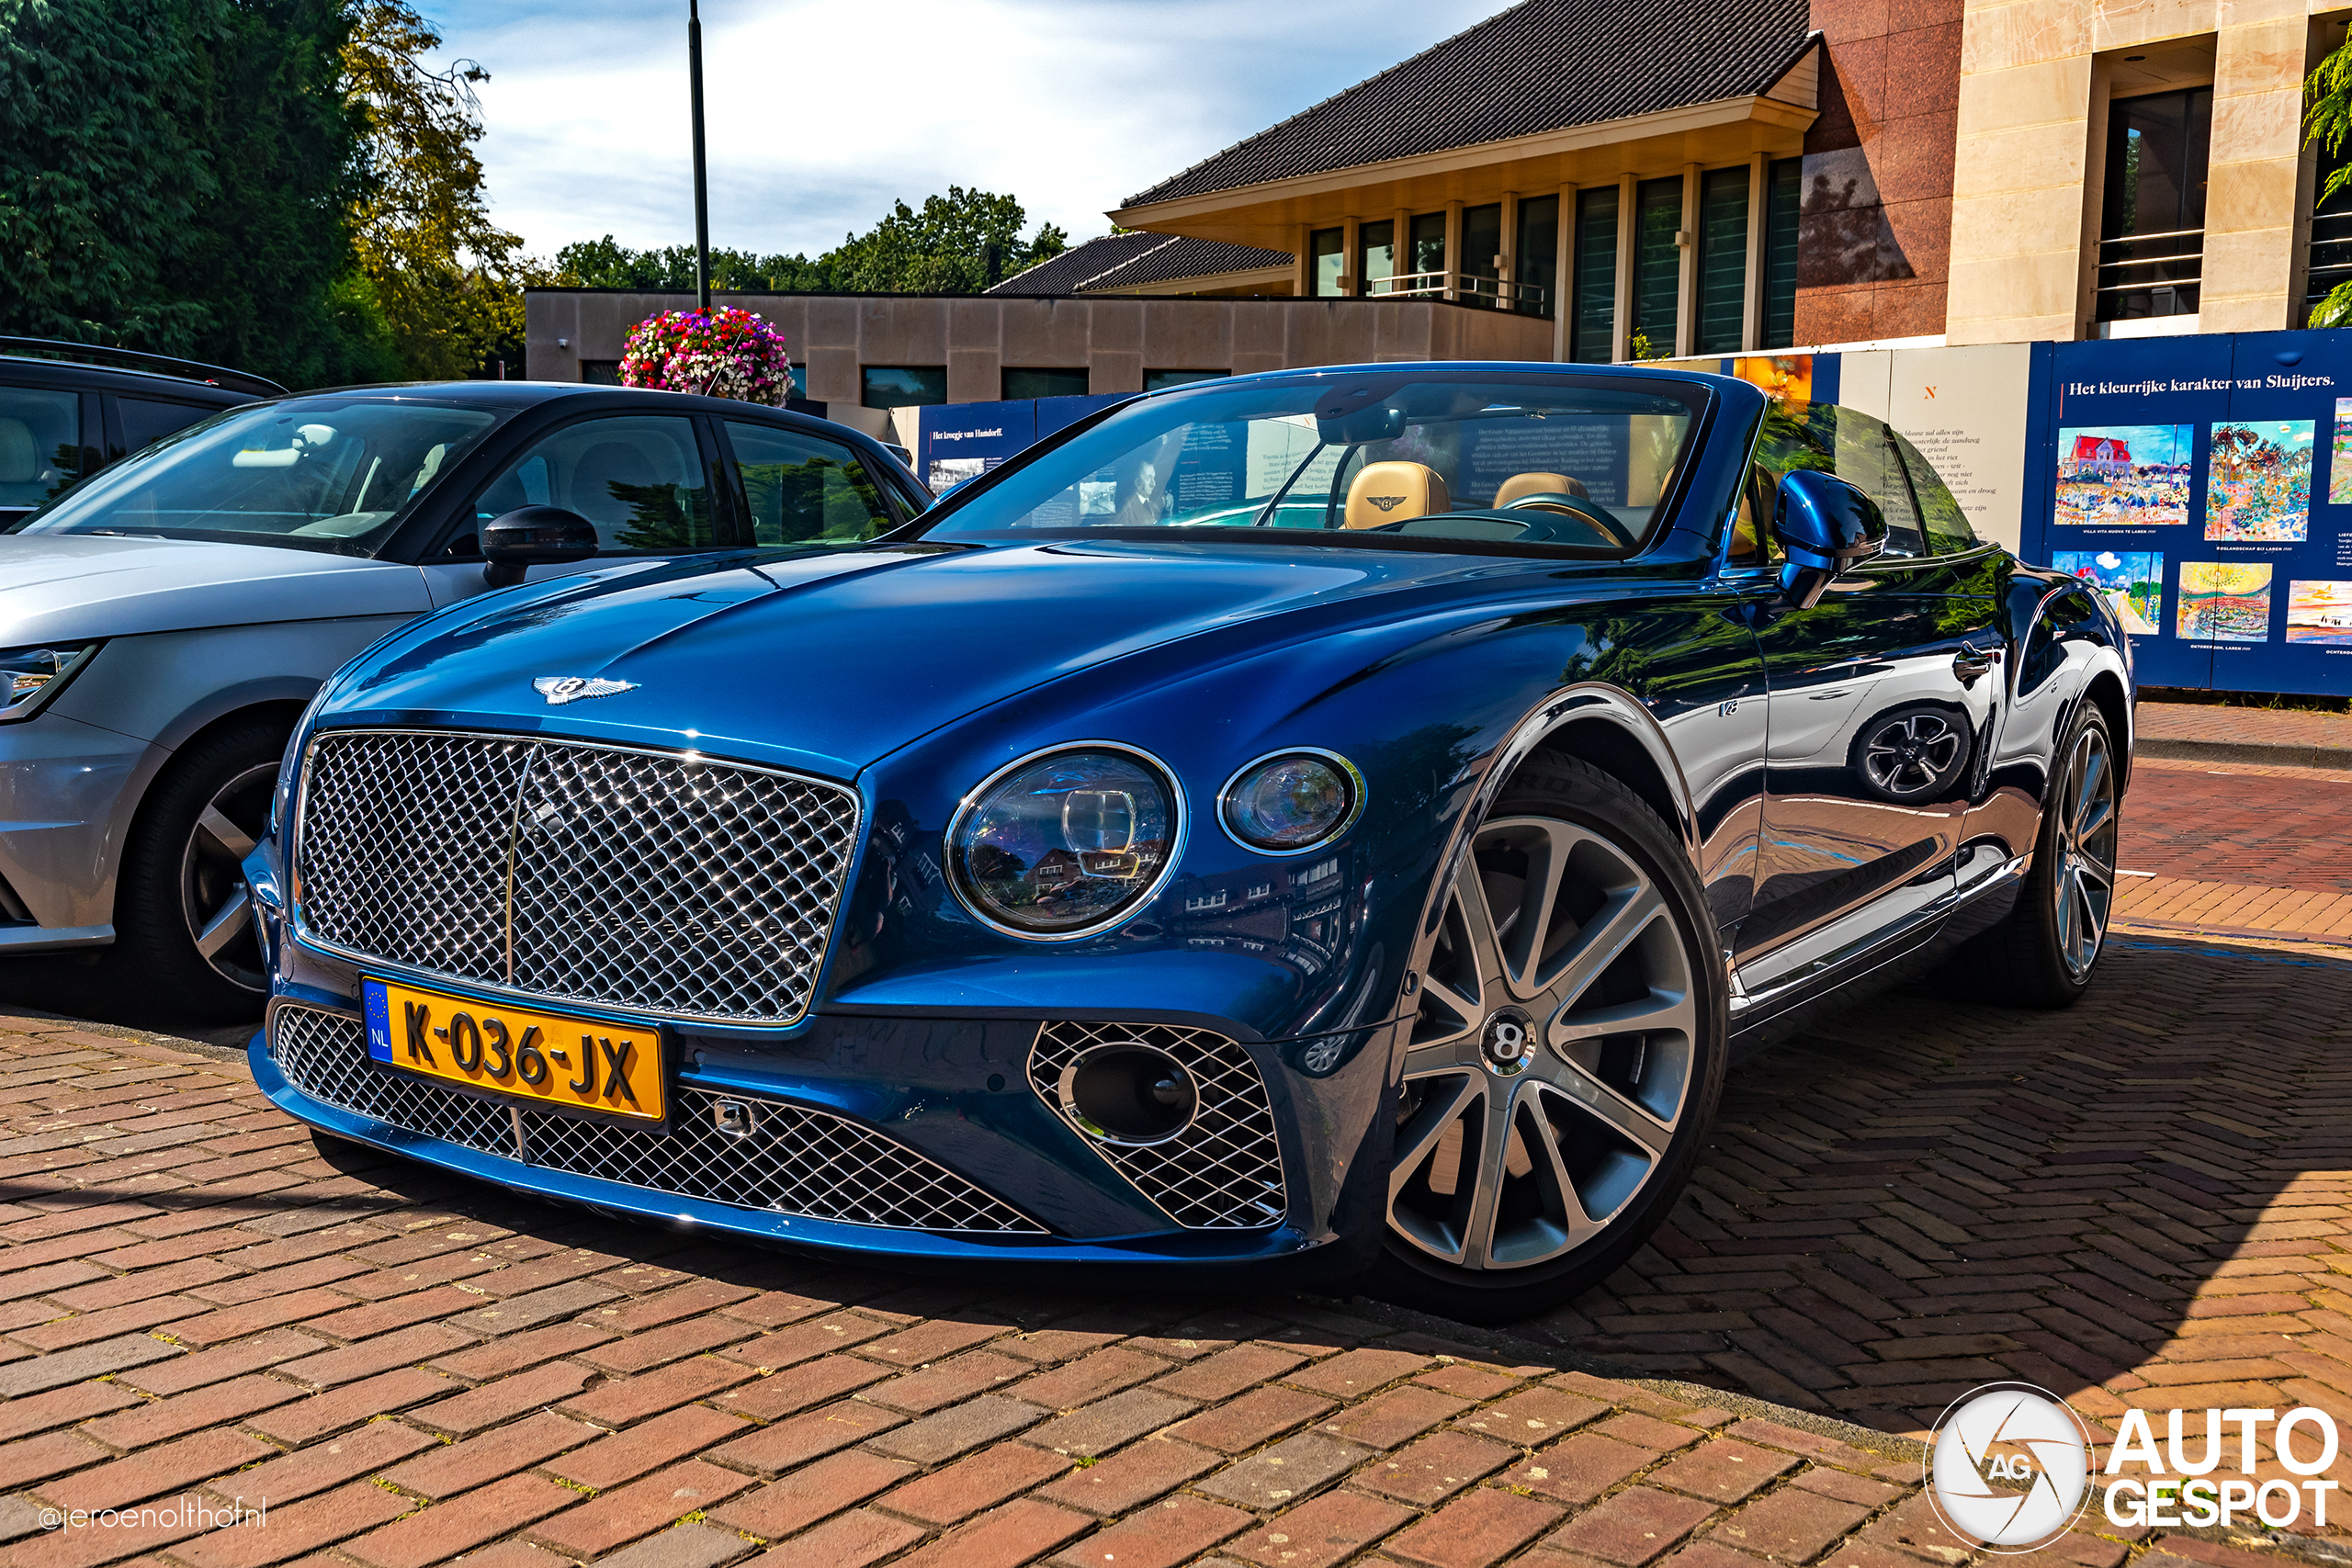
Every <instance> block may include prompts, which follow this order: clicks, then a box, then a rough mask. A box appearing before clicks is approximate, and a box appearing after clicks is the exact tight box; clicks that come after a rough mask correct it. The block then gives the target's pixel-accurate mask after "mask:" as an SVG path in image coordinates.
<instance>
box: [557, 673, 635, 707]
mask: <svg viewBox="0 0 2352 1568" xmlns="http://www.w3.org/2000/svg"><path fill="white" fill-rule="evenodd" d="M531 690H533V691H535V692H537V693H538V694H539V695H541V696H543V697H545V698H547V700H548V706H549V707H561V706H562V705H564V704H566V703H576V702H578V701H579V700H580V699H581V698H582V697H609V696H613V695H615V694H618V693H621V692H634V691H636V690H637V682H634V681H607V680H605V678H604V677H603V676H601V675H542V676H540V677H539V678H538V679H537V680H536V681H534V682H531Z"/></svg>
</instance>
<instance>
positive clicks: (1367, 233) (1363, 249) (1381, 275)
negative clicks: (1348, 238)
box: [1356, 218, 1397, 294]
mask: <svg viewBox="0 0 2352 1568" xmlns="http://www.w3.org/2000/svg"><path fill="white" fill-rule="evenodd" d="M1396 276H1397V220H1395V219H1393V218H1384V219H1382V220H1380V221H1379V222H1377V223H1359V224H1357V225H1356V292H1357V293H1359V294H1386V293H1388V292H1389V291H1390V290H1391V288H1393V286H1394V280H1395V278H1396Z"/></svg>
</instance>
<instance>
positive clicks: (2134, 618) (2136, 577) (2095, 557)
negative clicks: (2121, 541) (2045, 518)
mask: <svg viewBox="0 0 2352 1568" xmlns="http://www.w3.org/2000/svg"><path fill="white" fill-rule="evenodd" d="M2050 564H2051V565H2052V566H2054V567H2056V568H2057V569H2058V570H2060V571H2063V572H2066V573H2068V574H2069V575H2071V576H2075V577H2079V578H2081V579H2082V580H2083V581H2086V582H2089V583H2093V584H2096V585H2097V587H2098V592H2099V597H2101V598H2103V599H2105V600H2106V601H2107V602H2108V604H2109V605H2111V606H2112V607H2113V608H2114V611H2115V614H2116V616H2117V618H2118V619H2120V621H2122V623H2123V629H2124V630H2125V631H2127V632H2130V633H2131V634H2132V635H2133V636H2135V637H2161V636H2163V635H2164V629H2165V558H2164V557H2162V556H2160V555H2157V554H2155V553H2154V551H2133V552H2131V553H2128V554H2127V553H2124V552H2121V551H2117V550H2098V551H2096V552H2094V551H2090V550H2060V551H2059V552H2058V553H2057V554H2056V555H2055V556H2053V557H2052V558H2051V563H2050Z"/></svg>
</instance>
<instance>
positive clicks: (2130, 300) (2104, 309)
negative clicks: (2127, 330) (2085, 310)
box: [2098, 229, 2205, 321]
mask: <svg viewBox="0 0 2352 1568" xmlns="http://www.w3.org/2000/svg"><path fill="white" fill-rule="evenodd" d="M2204 275H2205V231H2204V230H2202V229H2170V230H2165V231H2162V232H2160V233H2154V234H2125V235H2121V236H2119V237H2117V238H2115V239H2111V240H2101V241H2100V242H2099V243H2098V320H2100V321H2123V320H2132V319H2137V318H2140V317H2144V316H2187V315H2193V314H2195V313H2196V310H2197V299H2198V291H2199V285H2200V284H2202V283H2203V281H2204Z"/></svg>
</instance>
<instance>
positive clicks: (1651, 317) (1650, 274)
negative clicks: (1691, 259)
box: [1625, 175, 1682, 359]
mask: <svg viewBox="0 0 2352 1568" xmlns="http://www.w3.org/2000/svg"><path fill="white" fill-rule="evenodd" d="M1681 231H1682V176H1681V175H1668V177H1666V178H1665V179H1662V180H1644V181H1643V182H1642V183H1641V184H1640V185H1637V186H1634V321H1633V325H1632V328H1631V332H1630V333H1629V335H1631V336H1638V337H1641V338H1644V339H1645V340H1646V343H1647V348H1648V353H1647V354H1646V355H1639V357H1643V358H1648V359H1663V358H1665V357H1666V356H1667V355H1670V354H1672V353H1673V352H1674V328H1675V318H1676V314H1677V312H1678V310H1679V308H1680V306H1681V302H1682V247H1681V246H1679V245H1678V244H1676V243H1674V237H1675V236H1676V235H1677V234H1679V233H1680V232H1681ZM1636 356H1637V355H1636V354H1635V351H1634V347H1633V346H1632V345H1631V344H1628V346H1627V348H1626V351H1625V357H1626V358H1628V359H1632V358H1634V357H1636Z"/></svg>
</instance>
